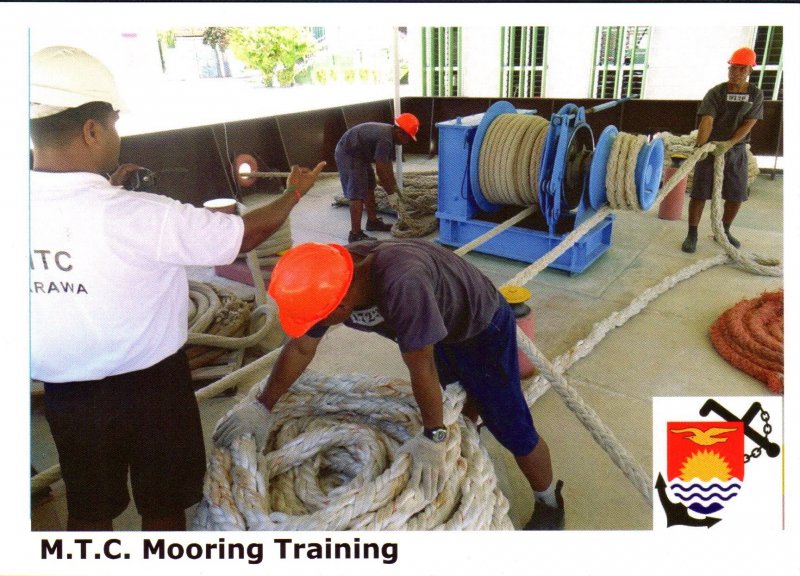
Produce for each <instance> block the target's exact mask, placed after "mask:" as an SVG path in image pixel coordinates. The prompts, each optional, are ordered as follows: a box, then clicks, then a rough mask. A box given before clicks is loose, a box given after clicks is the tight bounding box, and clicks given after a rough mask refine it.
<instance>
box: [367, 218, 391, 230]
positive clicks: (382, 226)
mask: <svg viewBox="0 0 800 576" xmlns="http://www.w3.org/2000/svg"><path fill="white" fill-rule="evenodd" d="M391 229H392V225H391V224H387V223H386V222H384V221H383V220H381V219H380V218H375V220H367V230H369V231H370V232H388V231H389V230H391Z"/></svg>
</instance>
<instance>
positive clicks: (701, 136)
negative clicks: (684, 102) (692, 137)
mask: <svg viewBox="0 0 800 576" xmlns="http://www.w3.org/2000/svg"><path fill="white" fill-rule="evenodd" d="M713 126H714V118H713V117H712V116H703V117H702V118H700V125H699V126H698V127H697V146H703V145H704V144H706V143H707V142H708V137H709V136H711V128H713Z"/></svg>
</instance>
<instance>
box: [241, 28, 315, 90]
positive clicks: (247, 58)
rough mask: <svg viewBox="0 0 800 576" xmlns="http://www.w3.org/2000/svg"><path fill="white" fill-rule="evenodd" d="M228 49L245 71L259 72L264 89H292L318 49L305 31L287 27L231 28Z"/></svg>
mask: <svg viewBox="0 0 800 576" xmlns="http://www.w3.org/2000/svg"><path fill="white" fill-rule="evenodd" d="M228 39H229V41H230V48H231V50H232V51H233V53H234V55H236V57H237V58H238V59H239V60H241V61H242V62H244V63H245V65H246V66H247V67H248V68H252V69H254V70H258V71H260V72H261V81H262V82H263V83H264V85H265V86H274V85H275V81H276V80H277V83H278V85H279V86H291V85H292V84H294V80H295V77H296V76H297V74H298V73H299V72H300V71H302V70H303V69H304V68H305V67H306V66H307V65H308V57H309V56H311V55H312V54H313V53H314V52H315V50H316V48H317V46H316V42H315V40H314V38H313V37H312V36H311V34H309V33H308V32H307V31H306V30H301V29H298V28H291V27H288V26H264V27H260V28H231V29H229V31H228Z"/></svg>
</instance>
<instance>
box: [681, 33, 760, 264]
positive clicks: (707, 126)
mask: <svg viewBox="0 0 800 576" xmlns="http://www.w3.org/2000/svg"><path fill="white" fill-rule="evenodd" d="M755 63H756V53H755V52H754V51H753V50H751V49H750V48H739V49H738V50H736V51H735V52H734V53H733V55H732V56H731V58H730V60H728V64H729V66H728V81H727V82H723V83H722V84H717V85H716V86H714V87H713V88H711V90H709V91H708V92H707V93H706V95H705V97H704V98H703V101H702V102H701V104H700V108H699V109H698V111H697V114H698V116H700V125H699V126H698V128H697V146H698V147H700V146H703V145H705V144H706V143H708V142H716V143H717V148H716V150H715V151H714V154H715V155H718V154H724V155H725V174H724V180H723V183H722V197H723V198H724V200H725V207H724V210H723V214H722V225H723V227H724V228H725V235H726V236H727V237H728V241H729V242H730V243H731V244H732V245H733V247H734V248H738V247H739V246H740V243H739V241H738V240H737V239H736V238H734V237H733V236H732V235H731V232H730V227H731V224H732V223H733V220H734V218H736V214H737V213H738V212H739V207H740V206H741V205H742V202H744V201H745V200H747V196H748V190H747V175H748V169H747V168H748V167H747V146H746V145H747V143H748V142H749V141H750V131H751V130H752V129H753V126H755V124H756V122H757V121H758V120H761V119H762V118H763V117H764V93H763V92H762V91H761V90H760V89H759V88H758V87H757V86H755V85H754V84H751V83H750V82H748V80H747V79H748V77H749V76H750V73H751V72H752V71H753V66H754V65H755ZM713 185H714V159H713V158H705V159H703V160H701V161H700V162H698V163H697V165H696V166H695V170H694V178H693V181H692V193H691V200H690V201H689V233H688V234H687V236H686V240H684V241H683V246H681V250H683V251H684V252H690V253H691V252H694V251H695V250H696V249H697V226H698V224H700V218H701V217H702V215H703V208H704V207H705V204H706V200H709V199H711V194H712V191H713Z"/></svg>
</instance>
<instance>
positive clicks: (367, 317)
mask: <svg viewBox="0 0 800 576" xmlns="http://www.w3.org/2000/svg"><path fill="white" fill-rule="evenodd" d="M350 322H352V323H353V324H357V325H359V326H369V327H373V326H377V325H378V324H381V323H382V322H383V316H381V313H380V312H379V311H378V307H377V306H373V307H372V308H367V309H366V310H354V311H353V312H351V313H350Z"/></svg>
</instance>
